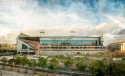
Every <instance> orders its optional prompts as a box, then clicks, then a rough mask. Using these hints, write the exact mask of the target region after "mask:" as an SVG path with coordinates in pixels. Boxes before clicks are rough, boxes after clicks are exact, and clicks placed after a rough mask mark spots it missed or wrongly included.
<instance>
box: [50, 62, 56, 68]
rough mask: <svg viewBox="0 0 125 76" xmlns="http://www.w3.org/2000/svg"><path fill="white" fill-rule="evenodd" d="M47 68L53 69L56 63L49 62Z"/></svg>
mask: <svg viewBox="0 0 125 76" xmlns="http://www.w3.org/2000/svg"><path fill="white" fill-rule="evenodd" d="M48 68H49V69H50V70H55V69H56V68H57V65H56V63H53V62H50V63H49V66H48Z"/></svg>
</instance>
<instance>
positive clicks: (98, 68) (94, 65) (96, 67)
mask: <svg viewBox="0 0 125 76" xmlns="http://www.w3.org/2000/svg"><path fill="white" fill-rule="evenodd" d="M104 68H105V66H104V62H103V61H92V62H90V65H89V69H90V71H91V72H92V75H93V76H104Z"/></svg>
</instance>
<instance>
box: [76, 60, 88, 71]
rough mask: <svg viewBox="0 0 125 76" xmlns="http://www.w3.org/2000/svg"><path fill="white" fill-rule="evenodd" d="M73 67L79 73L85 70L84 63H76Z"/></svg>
mask: <svg viewBox="0 0 125 76" xmlns="http://www.w3.org/2000/svg"><path fill="white" fill-rule="evenodd" d="M75 65H76V67H77V68H78V70H79V71H84V70H85V68H86V65H85V63H84V61H77V62H76V64H75Z"/></svg>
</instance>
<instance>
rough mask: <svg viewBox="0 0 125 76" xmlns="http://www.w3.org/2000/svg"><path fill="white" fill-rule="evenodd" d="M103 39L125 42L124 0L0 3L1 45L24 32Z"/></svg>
mask: <svg viewBox="0 0 125 76" xmlns="http://www.w3.org/2000/svg"><path fill="white" fill-rule="evenodd" d="M40 31H44V32H45V35H50V36H54V35H57V36H62V35H63V36H64V35H70V31H75V35H79V36H100V35H102V34H103V36H104V45H107V44H109V43H112V42H118V41H125V0H0V43H10V44H11V43H12V44H14V43H16V37H17V35H19V34H20V33H21V32H23V33H25V34H28V35H31V36H39V35H40V34H39V32H40Z"/></svg>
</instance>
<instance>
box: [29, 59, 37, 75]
mask: <svg viewBox="0 0 125 76" xmlns="http://www.w3.org/2000/svg"><path fill="white" fill-rule="evenodd" d="M36 65H37V63H36V60H35V59H30V60H29V63H28V66H29V67H32V68H33V71H34V73H35V67H36Z"/></svg>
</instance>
